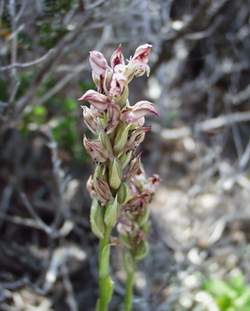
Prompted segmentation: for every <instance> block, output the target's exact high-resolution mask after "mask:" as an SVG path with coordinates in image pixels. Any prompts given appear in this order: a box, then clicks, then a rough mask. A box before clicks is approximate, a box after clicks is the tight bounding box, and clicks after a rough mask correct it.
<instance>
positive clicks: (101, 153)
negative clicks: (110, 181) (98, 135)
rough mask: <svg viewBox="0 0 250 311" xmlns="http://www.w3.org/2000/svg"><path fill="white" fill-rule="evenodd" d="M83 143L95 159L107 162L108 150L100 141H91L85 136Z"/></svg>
mask: <svg viewBox="0 0 250 311" xmlns="http://www.w3.org/2000/svg"><path fill="white" fill-rule="evenodd" d="M83 145H84V147H85V149H86V151H87V152H88V154H89V155H90V156H91V158H92V159H93V160H94V161H97V162H105V161H106V160H107V159H108V157H109V155H108V152H107V150H106V149H104V148H103V146H102V144H101V143H100V142H99V141H91V140H88V139H87V138H86V137H84V139H83Z"/></svg>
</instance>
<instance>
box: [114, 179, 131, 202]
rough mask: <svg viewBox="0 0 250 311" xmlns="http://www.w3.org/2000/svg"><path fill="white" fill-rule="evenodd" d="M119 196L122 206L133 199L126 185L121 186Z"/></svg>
mask: <svg viewBox="0 0 250 311" xmlns="http://www.w3.org/2000/svg"><path fill="white" fill-rule="evenodd" d="M117 196H118V202H119V203H120V204H125V203H127V202H128V201H129V200H130V199H131V191H130V189H129V186H128V185H127V184H126V183H122V184H121V186H120V188H119V190H118V192H117Z"/></svg>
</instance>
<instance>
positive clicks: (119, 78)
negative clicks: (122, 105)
mask: <svg viewBox="0 0 250 311" xmlns="http://www.w3.org/2000/svg"><path fill="white" fill-rule="evenodd" d="M126 82H127V79H126V77H125V76H124V75H123V74H122V73H114V74H113V77H112V80H111V84H110V91H109V94H110V96H114V97H118V96H120V95H121V94H122V92H123V90H124V87H125V85H126Z"/></svg>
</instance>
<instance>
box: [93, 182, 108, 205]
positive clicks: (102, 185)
mask: <svg viewBox="0 0 250 311" xmlns="http://www.w3.org/2000/svg"><path fill="white" fill-rule="evenodd" d="M93 185H94V188H95V194H96V196H97V198H98V199H99V200H100V202H102V203H106V202H108V201H109V200H110V199H111V198H112V193H111V191H110V188H109V185H108V183H107V182H106V181H105V180H102V179H100V178H95V179H94V180H93Z"/></svg>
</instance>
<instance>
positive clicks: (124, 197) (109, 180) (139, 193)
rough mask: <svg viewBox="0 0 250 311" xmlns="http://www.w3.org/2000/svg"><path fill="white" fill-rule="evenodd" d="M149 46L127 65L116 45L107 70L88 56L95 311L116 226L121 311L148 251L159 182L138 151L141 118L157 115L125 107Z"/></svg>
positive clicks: (102, 309) (143, 104) (107, 289)
mask: <svg viewBox="0 0 250 311" xmlns="http://www.w3.org/2000/svg"><path fill="white" fill-rule="evenodd" d="M150 51H151V45H149V44H144V45H141V46H139V47H138V48H137V49H136V51H135V53H134V56H133V57H131V58H130V59H129V60H128V61H127V62H125V58H124V56H123V54H122V49H121V46H119V47H118V48H117V49H116V50H115V51H114V53H113V55H112V56H111V59H110V65H109V64H108V62H107V60H106V59H105V57H104V56H103V54H102V53H100V52H98V51H91V52H90V57H89V61H90V65H91V68H92V77H93V81H94V83H95V85H96V87H97V91H95V90H88V91H87V92H86V93H85V94H84V95H83V96H81V97H80V98H79V100H80V101H84V102H88V103H89V104H90V106H89V107H87V106H85V105H84V106H83V107H82V108H83V118H84V122H85V124H86V126H87V128H88V129H89V130H90V132H91V133H92V134H93V135H94V136H95V138H94V139H88V138H87V137H86V136H85V137H84V139H83V143H84V147H85V149H86V151H87V152H88V154H89V155H90V157H91V158H92V160H93V161H94V163H95V164H96V167H95V170H94V173H93V174H92V175H91V176H90V177H89V179H88V181H87V189H88V191H89V193H90V196H91V198H92V206H91V212H90V223H91V228H92V231H93V233H94V234H95V235H96V236H97V237H98V238H99V239H100V248H99V300H98V302H97V310H98V311H106V310H108V304H109V302H110V300H111V297H112V288H113V284H112V280H111V278H110V276H109V257H110V235H111V231H112V229H113V228H114V227H115V226H116V228H117V231H118V233H119V239H118V240H119V242H120V243H119V244H120V245H122V246H123V253H124V256H123V257H124V267H125V269H126V272H127V274H128V280H130V282H129V283H130V284H127V290H126V297H125V307H124V310H131V304H132V302H131V299H132V298H131V296H132V286H133V275H134V271H135V265H136V262H137V261H138V260H140V259H142V258H143V257H145V255H146V254H147V252H148V244H147V241H146V238H145V236H146V233H147V231H148V227H149V209H148V204H149V202H150V201H151V199H152V195H153V193H154V191H155V186H156V185H157V184H158V183H159V177H158V176H157V175H154V176H153V177H150V178H146V176H145V172H144V169H143V167H142V164H141V154H140V153H138V151H137V149H138V146H139V145H140V144H141V143H142V141H143V140H144V137H145V134H146V133H147V132H148V131H149V129H150V128H149V127H146V126H144V123H145V116H147V115H158V113H157V111H156V109H155V108H154V106H153V104H152V103H151V102H149V101H146V100H142V101H139V102H137V103H136V104H134V105H130V103H129V99H128V95H129V90H128V85H129V83H130V82H131V81H132V80H133V78H135V77H140V76H142V75H144V74H145V73H146V74H147V76H148V75H149V71H150V70H149V66H148V59H149V54H150Z"/></svg>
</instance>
